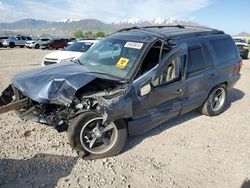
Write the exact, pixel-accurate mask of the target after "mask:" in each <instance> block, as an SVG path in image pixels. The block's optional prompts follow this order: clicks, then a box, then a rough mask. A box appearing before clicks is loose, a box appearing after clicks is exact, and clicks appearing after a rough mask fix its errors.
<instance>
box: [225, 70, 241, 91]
mask: <svg viewBox="0 0 250 188" xmlns="http://www.w3.org/2000/svg"><path fill="white" fill-rule="evenodd" d="M240 78H241V74H240V73H238V74H236V75H235V76H234V77H233V78H232V80H231V82H230V83H229V84H228V89H230V88H232V87H233V86H234V85H235V84H236V82H237V81H238V80H239V79H240Z"/></svg>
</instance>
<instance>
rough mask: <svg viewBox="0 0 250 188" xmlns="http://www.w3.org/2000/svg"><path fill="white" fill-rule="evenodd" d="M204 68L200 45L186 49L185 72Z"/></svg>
mask: <svg viewBox="0 0 250 188" xmlns="http://www.w3.org/2000/svg"><path fill="white" fill-rule="evenodd" d="M204 68H206V63H205V60H204V56H203V53H202V49H201V47H200V46H197V47H191V48H189V49H188V63H187V73H193V72H197V71H200V70H202V69H204Z"/></svg>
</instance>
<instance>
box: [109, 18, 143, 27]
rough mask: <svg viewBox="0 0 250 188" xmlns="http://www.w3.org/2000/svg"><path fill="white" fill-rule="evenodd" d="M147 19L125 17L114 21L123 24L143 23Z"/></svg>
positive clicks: (115, 23)
mask: <svg viewBox="0 0 250 188" xmlns="http://www.w3.org/2000/svg"><path fill="white" fill-rule="evenodd" d="M144 22H145V20H142V19H140V18H131V19H123V20H118V21H115V22H113V23H112V24H114V25H122V24H133V25H134V24H141V23H144Z"/></svg>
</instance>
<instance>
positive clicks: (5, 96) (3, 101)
mask: <svg viewBox="0 0 250 188" xmlns="http://www.w3.org/2000/svg"><path fill="white" fill-rule="evenodd" d="M13 96H14V91H13V89H12V86H11V85H9V86H8V87H7V88H6V89H5V90H4V91H3V92H2V95H1V96H0V106H4V105H7V104H9V103H10V102H11V101H12V100H13V98H12V97H13ZM3 113H4V112H3Z"/></svg>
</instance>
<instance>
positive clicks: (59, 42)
mask: <svg viewBox="0 0 250 188" xmlns="http://www.w3.org/2000/svg"><path fill="white" fill-rule="evenodd" d="M67 45H68V39H53V40H50V41H48V43H45V44H41V46H40V48H41V49H51V50H52V49H56V50H57V49H59V48H64V47H66V46H67Z"/></svg>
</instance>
